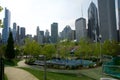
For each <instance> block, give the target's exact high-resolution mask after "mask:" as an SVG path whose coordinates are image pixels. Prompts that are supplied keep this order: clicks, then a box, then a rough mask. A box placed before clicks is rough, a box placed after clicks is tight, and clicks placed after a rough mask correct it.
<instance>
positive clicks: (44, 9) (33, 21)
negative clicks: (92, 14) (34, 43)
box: [0, 0, 97, 35]
mask: <svg viewBox="0 0 120 80" xmlns="http://www.w3.org/2000/svg"><path fill="white" fill-rule="evenodd" d="M91 1H93V2H94V3H95V4H97V0H0V5H1V6H2V7H3V8H5V7H7V9H9V10H10V12H11V28H12V25H13V22H16V23H17V25H19V26H20V27H25V28H26V34H32V35H35V34H36V28H37V26H39V28H40V30H43V31H45V30H46V29H48V30H49V31H50V30H51V24H52V23H53V22H57V23H58V29H59V30H58V31H59V32H60V31H62V30H63V28H64V27H65V26H66V25H70V27H71V28H72V29H75V20H76V19H78V18H80V17H84V18H86V19H87V16H88V15H87V11H88V7H89V4H90V2H91ZM82 13H83V15H82ZM0 15H1V16H0V19H3V18H4V10H3V11H2V13H0Z"/></svg>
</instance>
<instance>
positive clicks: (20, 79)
mask: <svg viewBox="0 0 120 80" xmlns="http://www.w3.org/2000/svg"><path fill="white" fill-rule="evenodd" d="M5 74H6V75H7V78H8V80H38V79H37V78H35V77H34V76H33V75H32V74H30V73H29V72H27V71H25V70H22V69H19V68H15V67H5Z"/></svg>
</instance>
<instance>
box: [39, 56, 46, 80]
mask: <svg viewBox="0 0 120 80" xmlns="http://www.w3.org/2000/svg"><path fill="white" fill-rule="evenodd" d="M39 57H41V58H43V59H44V80H47V77H46V68H47V67H46V56H45V55H39Z"/></svg>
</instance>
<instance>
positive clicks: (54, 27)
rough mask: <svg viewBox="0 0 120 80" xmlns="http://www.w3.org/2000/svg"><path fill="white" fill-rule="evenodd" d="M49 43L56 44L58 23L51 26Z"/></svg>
mask: <svg viewBox="0 0 120 80" xmlns="http://www.w3.org/2000/svg"><path fill="white" fill-rule="evenodd" d="M51 42H52V43H57V42H58V23H53V24H51Z"/></svg>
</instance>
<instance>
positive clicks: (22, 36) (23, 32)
mask: <svg viewBox="0 0 120 80" xmlns="http://www.w3.org/2000/svg"><path fill="white" fill-rule="evenodd" d="M25 32H26V31H25V27H21V28H20V38H21V39H25Z"/></svg>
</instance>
